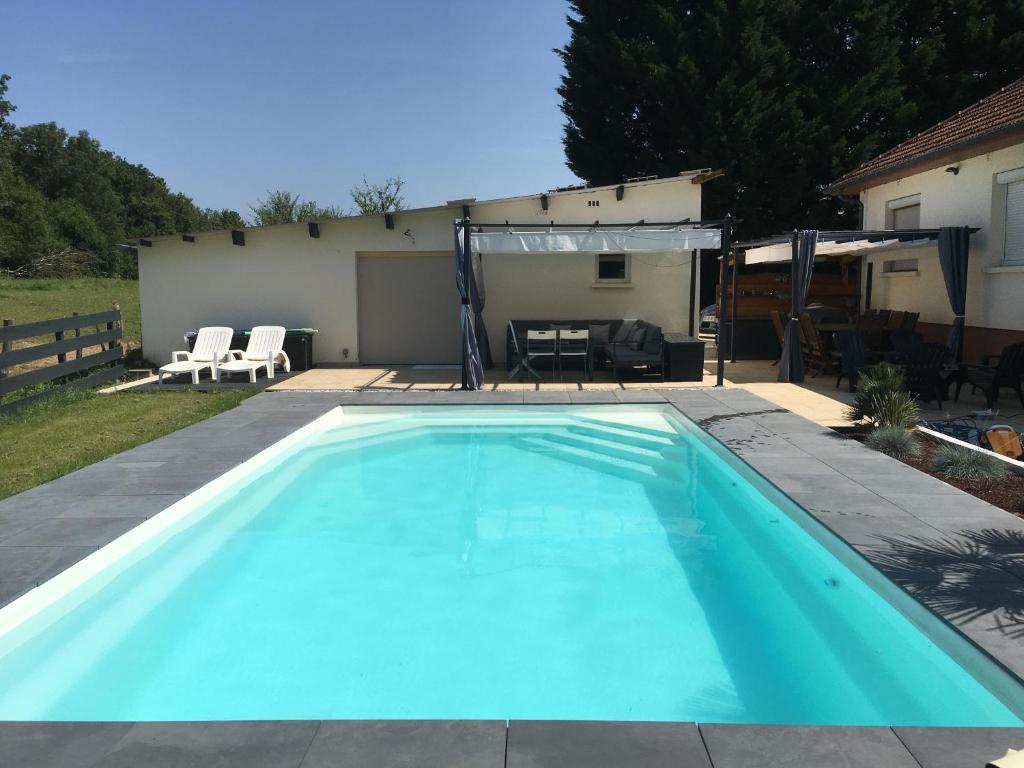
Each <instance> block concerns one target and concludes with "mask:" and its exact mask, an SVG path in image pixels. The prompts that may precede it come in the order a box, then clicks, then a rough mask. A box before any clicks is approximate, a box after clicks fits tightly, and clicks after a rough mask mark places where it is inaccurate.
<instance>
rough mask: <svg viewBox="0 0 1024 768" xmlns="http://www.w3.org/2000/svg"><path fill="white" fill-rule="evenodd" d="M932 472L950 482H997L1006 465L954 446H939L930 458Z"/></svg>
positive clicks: (981, 453)
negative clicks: (946, 478)
mask: <svg viewBox="0 0 1024 768" xmlns="http://www.w3.org/2000/svg"><path fill="white" fill-rule="evenodd" d="M932 470H933V471H935V472H937V473H939V474H940V475H942V476H943V477H948V478H949V479H951V480H998V479H999V478H1001V477H1004V476H1005V475H1006V473H1007V469H1006V465H1005V464H1003V462H1001V461H1000V460H999V459H997V458H996V457H995V456H992V455H989V454H987V453H984V452H982V451H972V450H970V449H968V448H960V447H959V446H956V445H940V446H939V447H938V449H937V450H936V451H935V456H934V457H933V458H932Z"/></svg>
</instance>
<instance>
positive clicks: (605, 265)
mask: <svg viewBox="0 0 1024 768" xmlns="http://www.w3.org/2000/svg"><path fill="white" fill-rule="evenodd" d="M597 282H599V283H628V282H629V254H626V253H599V254H598V255H597Z"/></svg>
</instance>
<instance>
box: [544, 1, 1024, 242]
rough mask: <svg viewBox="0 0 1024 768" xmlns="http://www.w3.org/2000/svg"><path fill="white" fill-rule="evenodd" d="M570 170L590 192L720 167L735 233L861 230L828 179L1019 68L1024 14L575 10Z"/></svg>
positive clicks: (894, 7) (861, 4) (660, 4)
mask: <svg viewBox="0 0 1024 768" xmlns="http://www.w3.org/2000/svg"><path fill="white" fill-rule="evenodd" d="M572 11H573V13H572V15H571V16H570V17H569V19H568V23H569V26H570V29H571V33H572V34H571V39H570V41H569V43H568V44H567V45H566V47H565V48H564V49H562V50H561V51H559V53H560V55H561V57H562V60H563V62H564V64H565V75H564V77H563V78H562V84H561V87H560V88H559V94H560V95H561V97H562V110H563V112H564V114H565V116H566V118H567V122H566V126H565V135H564V144H565V151H566V158H567V162H568V165H569V168H570V169H571V170H572V171H573V172H574V173H576V174H577V175H578V176H580V177H581V178H583V179H585V180H586V181H588V182H591V183H595V184H610V183H617V182H619V181H622V180H623V179H624V178H627V177H631V176H637V175H646V174H658V175H671V174H674V173H678V172H679V171H681V170H684V169H689V168H701V167H714V168H719V167H721V168H724V169H725V171H726V176H725V177H724V178H723V179H719V180H716V181H714V182H713V183H712V184H709V185H708V186H707V187H706V188H705V197H704V199H705V206H704V207H705V214H706V215H710V216H718V215H722V214H724V213H726V212H731V213H733V214H735V215H737V216H739V217H740V218H742V219H743V222H742V224H741V225H740V227H739V233H740V235H741V236H755V235H766V234H772V233H775V232H780V231H784V230H787V229H790V228H793V227H799V226H818V227H822V228H826V227H854V226H856V223H857V222H856V210H855V208H854V207H853V206H852V205H849V204H844V203H843V202H841V201H838V200H836V199H834V198H831V197H829V196H828V194H827V193H826V191H825V188H826V185H827V184H828V182H829V181H831V180H832V179H834V178H836V177H837V176H839V175H840V174H842V173H843V172H844V171H846V170H848V169H850V168H853V167H855V166H856V165H858V164H859V163H861V162H863V161H864V160H866V159H868V158H870V157H871V156H872V155H874V154H876V153H878V152H879V151H882V150H883V149H885V148H887V147H889V146H892V145H893V144H896V143H898V142H899V141H901V140H903V139H904V138H906V137H907V136H909V135H911V134H913V133H914V132H916V131H919V130H921V129H923V128H925V127H927V126H928V125H931V124H932V123H934V122H937V121H938V120H941V119H942V118H943V117H946V116H947V115H949V114H951V113H952V112H954V111H956V110H957V109H959V108H962V107H963V106H965V105H967V104H969V103H971V102H972V101H975V100H977V99H978V98H981V97H982V96H984V95H986V94H988V93H990V92H992V91H994V90H996V89H997V88H999V87H1000V86H1001V85H1004V84H1006V83H1007V82H1009V81H1011V80H1012V79H1013V78H1015V77H1017V76H1019V74H1020V73H1021V72H1022V71H1024V44H1022V43H1024V39H1022V35H1024V4H1022V3H1020V2H995V1H994V0H993V1H990V0H939V1H938V2H935V1H934V0H932V1H930V2H926V1H925V0H877V1H869V0H834V2H829V3H818V2H813V1H812V0H778V2H769V1H767V0H632V1H631V2H629V3H621V2H616V1H615V0H573V2H572Z"/></svg>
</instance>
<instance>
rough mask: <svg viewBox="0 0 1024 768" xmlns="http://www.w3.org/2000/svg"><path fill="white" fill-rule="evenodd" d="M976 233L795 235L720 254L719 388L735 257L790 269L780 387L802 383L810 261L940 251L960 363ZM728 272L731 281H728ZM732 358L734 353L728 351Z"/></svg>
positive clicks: (910, 231)
mask: <svg viewBox="0 0 1024 768" xmlns="http://www.w3.org/2000/svg"><path fill="white" fill-rule="evenodd" d="M977 231H978V229H977V228H976V227H966V226H961V227H941V228H939V229H901V230H892V229H889V230H824V231H819V230H814V229H806V230H802V231H798V230H794V231H793V232H792V233H791V234H787V235H777V236H775V237H769V238H764V239H761V240H751V241H748V242H743V243H737V244H736V245H735V247H734V249H733V252H731V253H728V254H727V253H725V251H724V250H723V262H722V278H721V280H722V282H721V290H720V291H719V323H718V333H719V337H718V340H719V343H718V385H719V386H720V385H721V384H722V380H723V377H724V370H725V352H724V344H723V343H722V342H723V341H724V340H725V336H724V334H725V322H724V319H725V317H726V316H727V315H728V316H729V318H730V332H731V333H735V327H736V301H735V291H736V275H737V273H738V271H739V263H738V258H737V257H738V254H740V253H742V254H743V255H744V262H745V263H746V264H765V263H773V262H774V263H784V262H789V263H790V275H791V281H792V282H791V286H792V290H791V291H790V293H791V307H790V320H789V323H787V325H786V334H785V338H784V341H783V349H782V355H781V358H780V362H779V381H787V382H788V381H792V382H800V381H803V379H804V367H803V355H802V352H801V349H800V335H799V334H800V331H799V325H798V322H799V320H798V318H799V316H800V314H801V313H802V312H803V311H804V306H805V304H806V301H807V294H808V290H809V288H810V284H811V277H812V275H813V270H814V260H815V258H817V257H822V256H835V257H840V256H849V255H857V256H864V255H868V254H871V253H877V252H879V251H887V250H893V251H895V250H905V249H908V248H920V247H924V246H936V245H937V246H938V255H939V262H940V264H941V266H942V275H943V278H944V280H945V285H946V293H947V296H948V298H949V303H950V307H951V308H952V310H953V316H954V319H953V328H952V330H951V331H950V336H949V341H948V346H949V348H950V349H951V350H953V352H954V354H955V355H956V361H957V362H960V361H961V360H962V359H963V344H964V332H963V328H964V313H965V308H966V302H967V264H968V258H969V254H970V239H971V235H972V234H973V233H975V232H977ZM730 269H731V270H732V271H731V275H730ZM730 279H731V285H732V290H733V304H732V313H731V315H730V314H729V309H728V297H727V293H728V292H727V291H726V290H725V287H726V286H727V285H729V284H730ZM730 350H731V351H733V354H735V352H734V347H733V346H732V345H730Z"/></svg>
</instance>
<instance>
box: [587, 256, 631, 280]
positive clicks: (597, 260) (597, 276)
mask: <svg viewBox="0 0 1024 768" xmlns="http://www.w3.org/2000/svg"><path fill="white" fill-rule="evenodd" d="M612 258H616V259H617V258H622V261H623V265H624V267H625V269H624V274H625V277H621V278H620V277H601V261H602V260H606V259H612ZM632 261H633V259H632V258H631V255H630V254H628V253H595V254H594V282H595V283H596V284H599V285H628V284H629V283H630V282H631V280H632V277H633V274H632V268H631V267H632Z"/></svg>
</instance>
